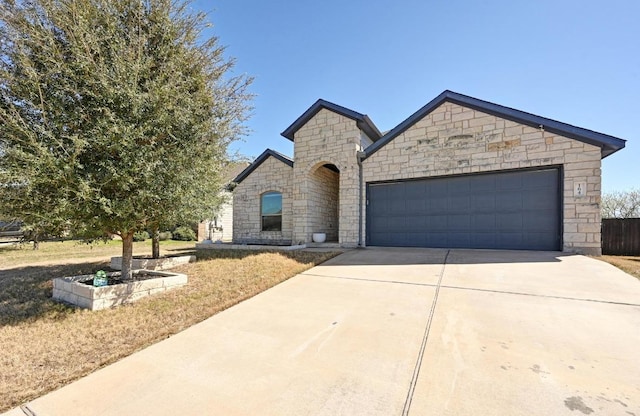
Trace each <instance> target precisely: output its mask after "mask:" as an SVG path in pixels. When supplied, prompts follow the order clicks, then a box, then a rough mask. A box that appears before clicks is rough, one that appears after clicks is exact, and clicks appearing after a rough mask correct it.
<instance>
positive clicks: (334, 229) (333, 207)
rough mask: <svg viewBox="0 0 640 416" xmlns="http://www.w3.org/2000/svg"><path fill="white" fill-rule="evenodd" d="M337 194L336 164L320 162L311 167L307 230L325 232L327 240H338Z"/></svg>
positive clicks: (338, 184) (337, 175)
mask: <svg viewBox="0 0 640 416" xmlns="http://www.w3.org/2000/svg"><path fill="white" fill-rule="evenodd" d="M339 195H340V170H339V169H338V167H337V166H336V165H334V164H333V163H328V162H321V163H319V164H317V165H316V166H315V167H314V168H313V169H311V172H310V175H309V198H308V204H309V205H308V213H309V231H310V232H311V233H326V234H327V242H333V243H337V242H339V241H338V236H339V231H340V217H339V211H340V208H339V207H340V200H339ZM309 238H310V236H309Z"/></svg>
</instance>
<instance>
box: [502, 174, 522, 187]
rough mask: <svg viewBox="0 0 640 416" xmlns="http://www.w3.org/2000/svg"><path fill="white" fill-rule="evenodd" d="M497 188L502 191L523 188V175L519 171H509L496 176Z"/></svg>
mask: <svg viewBox="0 0 640 416" xmlns="http://www.w3.org/2000/svg"><path fill="white" fill-rule="evenodd" d="M496 179H497V181H496V185H497V186H496V189H498V190H501V191H507V190H518V189H522V175H521V174H520V173H519V172H509V173H503V174H499V176H496Z"/></svg>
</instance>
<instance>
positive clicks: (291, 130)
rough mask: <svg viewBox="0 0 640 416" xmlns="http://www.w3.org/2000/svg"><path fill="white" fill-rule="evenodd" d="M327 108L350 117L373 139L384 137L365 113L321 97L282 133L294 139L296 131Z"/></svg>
mask: <svg viewBox="0 0 640 416" xmlns="http://www.w3.org/2000/svg"><path fill="white" fill-rule="evenodd" d="M323 108H324V109H327V110H329V111H333V112H334V113H336V114H339V115H341V116H344V117H347V118H350V119H352V120H354V121H355V122H356V124H357V126H358V128H359V129H360V130H362V131H364V133H365V134H366V135H367V136H369V137H370V138H371V139H372V140H373V141H376V140H378V139H380V138H381V137H382V134H381V133H380V130H378V128H377V127H376V125H375V124H373V122H372V121H371V119H370V118H369V117H368V116H366V115H365V114H360V113H358V112H357V111H353V110H351V109H348V108H346V107H342V106H340V105H337V104H334V103H332V102H329V101H326V100H323V99H319V100H318V101H316V102H315V103H314V104H313V105H312V106H311V107H309V108H308V109H307V111H305V112H304V113H302V115H301V116H300V117H298V118H297V119H296V120H295V121H294V122H293V123H291V125H290V126H289V127H287V128H286V129H285V130H284V131H283V132H282V133H280V134H281V135H282V136H283V137H285V138H287V139H289V140H291V141H294V137H295V133H296V132H297V131H298V130H299V129H300V128H301V127H302V126H304V125H305V124H306V123H307V122H308V121H309V120H311V119H312V118H313V117H314V116H315V115H316V114H318V112H320V110H322V109H323Z"/></svg>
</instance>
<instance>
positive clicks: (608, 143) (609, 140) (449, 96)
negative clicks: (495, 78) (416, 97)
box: [364, 90, 626, 159]
mask: <svg viewBox="0 0 640 416" xmlns="http://www.w3.org/2000/svg"><path fill="white" fill-rule="evenodd" d="M446 101H448V102H451V103H455V104H459V105H461V106H463V107H467V108H472V109H474V110H478V111H482V112H483V113H487V114H491V115H494V116H497V117H500V118H504V119H507V120H511V121H515V122H516V123H520V124H524V125H527V126H531V127H535V128H540V127H541V126H542V127H544V130H545V131H548V132H550V133H555V134H559V135H561V136H564V137H568V138H571V139H574V140H578V141H581V142H584V143H588V144H591V145H594V146H598V147H600V149H601V155H602V158H605V157H607V156H609V155H610V154H612V153H615V152H617V151H618V150H620V149H622V148H624V146H625V141H626V140H623V139H619V138H617V137H613V136H609V135H607V134H602V133H598V132H595V131H592V130H587V129H583V128H581V127H576V126H572V125H570V124H566V123H561V122H559V121H556V120H552V119H549V118H545V117H540V116H536V115H535V114H531V113H526V112H524V111H520V110H516V109H513V108H509V107H504V106H501V105H498V104H494V103H490V102H488V101H483V100H479V99H477V98H473V97H469V96H467V95H462V94H458V93H456V92H453V91H449V90H446V91H444V92H443V93H442V94H440V95H438V96H437V97H436V98H434V99H433V100H431V101H430V102H429V103H428V104H427V105H425V106H424V107H422V108H421V109H419V110H418V111H416V112H415V113H414V114H413V115H411V116H410V117H409V118H407V119H406V120H405V121H403V122H402V123H400V124H398V126H396V127H395V128H393V129H392V130H391V131H389V132H388V133H387V134H385V135H384V136H383V137H382V138H381V139H380V140H378V141H377V142H375V143H373V144H372V145H371V146H369V147H368V148H366V149H365V157H364V159H366V158H368V157H369V156H371V155H372V154H374V153H375V152H377V151H378V150H379V149H381V148H382V147H383V146H384V145H386V144H387V143H389V142H390V141H391V140H393V139H395V138H396V137H398V136H399V135H401V134H402V133H404V132H405V131H406V130H408V129H409V128H410V127H411V126H413V125H414V124H415V123H417V122H418V121H419V120H421V119H422V118H424V117H425V116H426V115H428V114H429V113H430V112H432V111H433V110H434V109H436V108H437V107H439V106H440V105H441V104H442V103H444V102H446Z"/></svg>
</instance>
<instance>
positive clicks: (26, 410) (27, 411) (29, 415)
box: [20, 404, 38, 416]
mask: <svg viewBox="0 0 640 416" xmlns="http://www.w3.org/2000/svg"><path fill="white" fill-rule="evenodd" d="M20 410H22V413H24V414H25V415H27V416H38V415H37V414H36V412H34V411H33V410H31V409H29V406H27V405H26V404H25V405H23V406H20Z"/></svg>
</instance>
